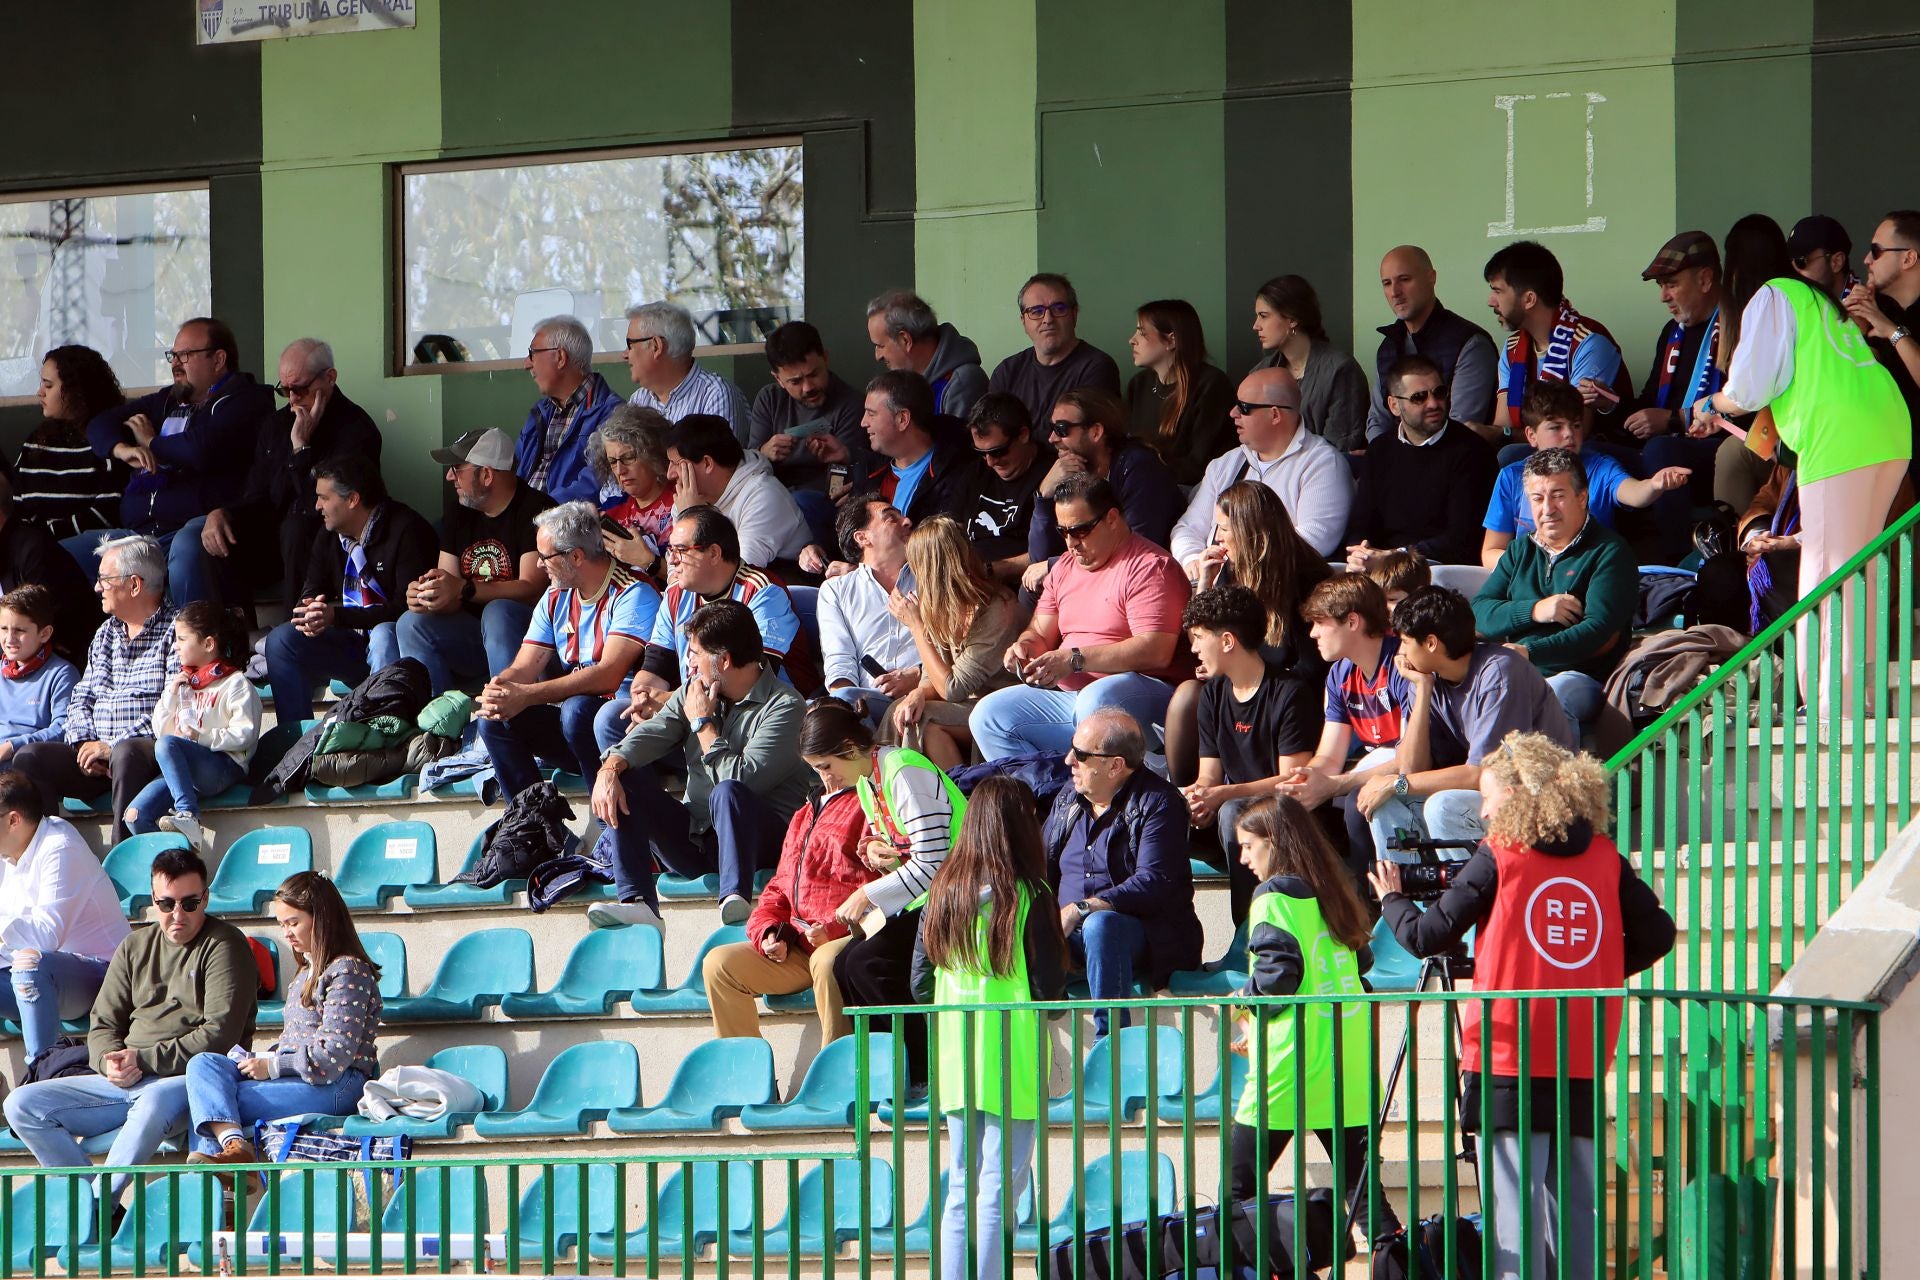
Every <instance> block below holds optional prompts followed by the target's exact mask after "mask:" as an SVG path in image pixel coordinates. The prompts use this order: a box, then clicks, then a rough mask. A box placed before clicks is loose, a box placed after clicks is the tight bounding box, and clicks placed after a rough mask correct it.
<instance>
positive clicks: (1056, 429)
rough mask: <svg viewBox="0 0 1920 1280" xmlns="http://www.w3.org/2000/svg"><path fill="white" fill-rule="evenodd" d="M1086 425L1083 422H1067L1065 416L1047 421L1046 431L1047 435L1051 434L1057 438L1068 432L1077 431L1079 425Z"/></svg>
mask: <svg viewBox="0 0 1920 1280" xmlns="http://www.w3.org/2000/svg"><path fill="white" fill-rule="evenodd" d="M1086 425H1087V424H1086V423H1084V422H1068V421H1067V420H1066V419H1065V418H1055V419H1054V420H1053V421H1052V422H1049V423H1048V424H1047V433H1048V434H1049V435H1052V436H1054V437H1056V438H1058V437H1060V436H1064V435H1066V434H1068V433H1069V432H1072V431H1078V430H1079V429H1080V428H1081V427H1084V426H1086Z"/></svg>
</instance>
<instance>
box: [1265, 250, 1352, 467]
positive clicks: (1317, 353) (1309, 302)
mask: <svg viewBox="0 0 1920 1280" xmlns="http://www.w3.org/2000/svg"><path fill="white" fill-rule="evenodd" d="M1253 333H1254V336H1255V337H1256V338H1258V339H1259V340H1260V349H1261V350H1262V351H1263V352H1265V353H1266V354H1264V355H1263V356H1261V357H1260V359H1259V360H1257V361H1256V362H1255V363H1254V366H1253V367H1254V368H1256V369H1272V368H1279V367H1280V366H1282V365H1285V366H1286V368H1287V369H1288V371H1289V372H1291V373H1292V374H1293V377H1294V381H1296V382H1298V383H1299V384H1300V421H1301V422H1302V423H1303V424H1304V425H1305V426H1306V428H1307V430H1309V431H1311V432H1313V434H1315V435H1317V436H1320V437H1321V438H1323V439H1324V440H1326V442H1327V443H1328V444H1330V445H1332V446H1333V447H1334V448H1336V449H1338V450H1340V451H1341V452H1342V453H1359V452H1361V451H1363V450H1364V449H1365V448H1366V447H1367V411H1368V392H1367V375H1366V371H1365V370H1363V369H1361V367H1360V365H1359V363H1358V362H1357V361H1356V360H1354V358H1353V357H1352V356H1350V355H1348V354H1347V353H1346V352H1344V351H1342V350H1340V348H1338V347H1336V346H1334V345H1333V342H1332V340H1331V339H1330V338H1328V337H1327V329H1326V326H1325V325H1324V324H1323V323H1322V322H1321V319H1320V295H1319V294H1317V293H1315V292H1314V290H1313V285H1312V284H1311V283H1309V282H1308V280H1307V278H1306V277H1305V276H1295V275H1286V276H1275V277H1274V278H1273V279H1271V280H1269V281H1267V282H1266V283H1265V284H1263V285H1261V286H1260V292H1259V293H1257V294H1255V295H1254V299H1253Z"/></svg>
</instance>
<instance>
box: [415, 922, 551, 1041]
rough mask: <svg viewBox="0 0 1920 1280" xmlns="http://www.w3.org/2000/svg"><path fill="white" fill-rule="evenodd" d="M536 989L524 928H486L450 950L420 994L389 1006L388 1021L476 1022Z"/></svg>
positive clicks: (529, 946) (454, 945) (530, 954)
mask: <svg viewBox="0 0 1920 1280" xmlns="http://www.w3.org/2000/svg"><path fill="white" fill-rule="evenodd" d="M532 989H533V939H532V937H530V936H529V935H528V933H527V931H526V930H525V929H512V928H508V929H482V930H480V931H479V932H478V933H469V934H467V935H466V936H465V937H463V938H461V939H460V940H459V941H458V942H455V943H454V944H453V945H452V946H451V947H449V948H448V949H447V954H446V956H445V957H444V958H442V960H441V961H440V969H439V972H437V973H435V974H434V975H433V981H432V982H430V983H428V984H427V988H426V990H424V991H422V992H421V993H420V994H419V995H417V996H403V997H402V998H400V999H398V1000H393V1001H388V1002H385V1007H384V1008H383V1009H382V1011H381V1015H380V1016H381V1020H382V1021H384V1022H471V1021H472V1020H473V1019H475V1018H477V1017H479V1016H480V1010H482V1009H484V1008H486V1007H487V1006H488V1005H494V1004H499V1003H500V1001H501V1000H503V999H504V998H506V997H507V996H510V995H515V994H518V993H520V992H523V991H530V990H532Z"/></svg>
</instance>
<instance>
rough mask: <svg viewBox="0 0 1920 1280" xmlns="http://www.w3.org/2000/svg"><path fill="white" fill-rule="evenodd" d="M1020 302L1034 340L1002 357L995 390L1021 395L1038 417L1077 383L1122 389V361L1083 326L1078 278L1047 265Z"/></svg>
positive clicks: (991, 388)
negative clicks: (1086, 336) (1087, 337)
mask: <svg viewBox="0 0 1920 1280" xmlns="http://www.w3.org/2000/svg"><path fill="white" fill-rule="evenodd" d="M1014 306H1015V307H1016V308H1017V309H1018V310H1019V312H1020V324H1021V327H1023V328H1024V329H1026V331H1027V338H1028V340H1029V341H1030V342H1032V343H1033V345H1032V346H1030V347H1028V348H1027V349H1026V350H1025V351H1016V352H1014V353H1013V354H1012V355H1010V356H1008V357H1007V358H1006V359H1005V360H1002V361H1001V362H1000V363H999V365H998V366H997V367H996V368H995V369H994V371H993V376H992V377H991V378H988V379H987V391H988V392H989V393H990V394H991V393H994V392H998V393H1000V394H1002V395H1010V396H1015V397H1017V398H1018V399H1019V401H1020V403H1021V404H1024V405H1025V406H1027V412H1028V413H1029V414H1030V415H1032V416H1033V417H1036V418H1037V417H1039V416H1040V415H1041V414H1044V413H1045V412H1046V411H1047V410H1048V409H1050V408H1052V407H1053V403H1054V401H1056V400H1058V399H1059V398H1060V397H1061V396H1062V395H1065V394H1066V393H1067V392H1069V391H1071V390H1073V389H1074V388H1075V387H1097V388H1099V389H1100V390H1102V391H1104V392H1106V393H1107V394H1108V395H1114V396H1117V395H1119V394H1120V367H1119V366H1118V365H1116V364H1115V363H1114V362H1113V357H1112V356H1110V355H1108V354H1107V353H1106V352H1104V351H1102V350H1100V348H1098V347H1096V346H1094V345H1093V344H1091V343H1089V342H1084V341H1082V340H1081V338H1080V335H1079V333H1078V332H1077V330H1078V327H1079V322H1080V295H1079V294H1077V293H1075V292H1074V291H1073V281H1071V280H1069V279H1067V278H1066V277H1065V276H1063V275H1057V274H1055V273H1054V272H1051V271H1042V272H1041V273H1040V274H1038V275H1036V276H1033V277H1031V278H1030V279H1028V281H1027V282H1026V283H1025V284H1023V285H1021V286H1020V292H1019V293H1018V294H1016V295H1014Z"/></svg>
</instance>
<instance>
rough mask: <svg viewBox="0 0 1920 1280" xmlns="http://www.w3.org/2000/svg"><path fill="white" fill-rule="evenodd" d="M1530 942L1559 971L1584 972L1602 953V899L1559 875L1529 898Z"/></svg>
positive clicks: (1586, 888)
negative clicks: (1582, 970) (1580, 970)
mask: <svg viewBox="0 0 1920 1280" xmlns="http://www.w3.org/2000/svg"><path fill="white" fill-rule="evenodd" d="M1526 919H1527V941H1528V942H1530V943H1532V944H1533V949H1534V950H1535V951H1537V952H1539V953H1540V958H1541V959H1542V960H1545V961H1546V962H1547V963H1548V964H1550V965H1552V966H1553V967H1554V968H1556V969H1581V968H1585V967H1586V966H1587V965H1588V964H1589V963H1591V962H1592V960H1593V958H1594V957H1595V956H1596V955H1598V954H1599V953H1600V933H1601V930H1602V929H1603V928H1604V927H1605V926H1604V924H1603V922H1602V921H1601V918H1600V900H1599V899H1598V898H1596V897H1595V896H1594V894H1593V890H1592V889H1589V888H1588V887H1587V886H1586V885H1584V884H1582V883H1580V881H1578V880H1570V879H1568V878H1567V877H1565V876H1556V877H1555V878H1553V879H1552V880H1549V881H1547V882H1546V883H1545V884H1543V885H1541V886H1540V887H1539V888H1538V889H1535V890H1534V891H1533V896H1532V897H1530V898H1528V899H1527V911H1526Z"/></svg>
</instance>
